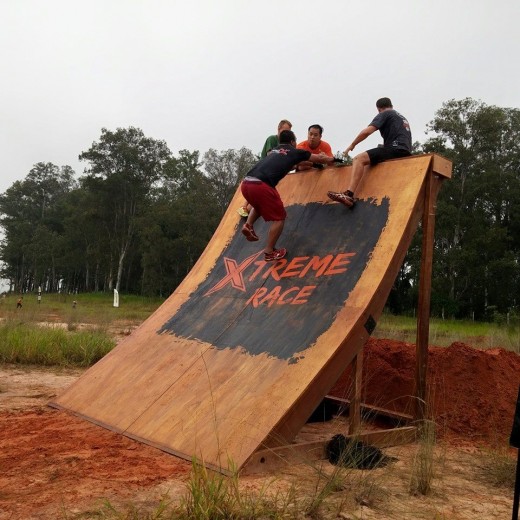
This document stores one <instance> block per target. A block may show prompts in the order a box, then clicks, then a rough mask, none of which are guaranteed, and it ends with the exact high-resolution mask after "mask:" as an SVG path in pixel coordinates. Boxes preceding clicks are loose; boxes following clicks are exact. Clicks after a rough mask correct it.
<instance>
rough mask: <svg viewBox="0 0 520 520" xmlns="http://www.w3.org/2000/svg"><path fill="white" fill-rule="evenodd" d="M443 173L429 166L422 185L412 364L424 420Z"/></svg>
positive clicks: (419, 411)
mask: <svg viewBox="0 0 520 520" xmlns="http://www.w3.org/2000/svg"><path fill="white" fill-rule="evenodd" d="M450 173H451V170H450ZM441 179H442V177H439V176H438V175H437V174H436V173H434V169H433V165H431V166H430V171H429V174H428V175H427V176H426V180H425V186H424V190H425V192H424V207H423V216H422V232H423V236H422V253H421V274H420V279H419V298H418V302H417V339H416V365H415V392H414V397H415V399H414V417H415V419H417V420H423V419H424V418H425V417H426V411H427V410H426V409H427V403H426V401H427V395H426V386H427V385H426V375H427V371H428V344H429V336H430V300H431V279H432V268H433V249H434V232H435V211H436V202H437V194H438V192H439V189H440V185H441Z"/></svg>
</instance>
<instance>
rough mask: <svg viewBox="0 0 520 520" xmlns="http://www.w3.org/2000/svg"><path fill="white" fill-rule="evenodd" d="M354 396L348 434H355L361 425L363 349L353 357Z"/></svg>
mask: <svg viewBox="0 0 520 520" xmlns="http://www.w3.org/2000/svg"><path fill="white" fill-rule="evenodd" d="M353 369H354V396H353V398H352V402H351V404H350V411H349V425H348V433H349V435H355V434H357V433H358V432H359V429H360V427H361V388H362V386H363V349H361V350H360V351H359V352H358V353H357V354H356V357H355V358H354V362H353Z"/></svg>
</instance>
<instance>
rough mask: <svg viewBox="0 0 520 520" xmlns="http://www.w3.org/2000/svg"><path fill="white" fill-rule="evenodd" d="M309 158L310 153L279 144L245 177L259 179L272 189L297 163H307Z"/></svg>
mask: <svg viewBox="0 0 520 520" xmlns="http://www.w3.org/2000/svg"><path fill="white" fill-rule="evenodd" d="M310 156H311V152H309V151H307V150H300V149H299V148H295V147H294V146H292V145H290V144H281V145H279V146H277V147H276V148H273V149H272V150H271V151H270V152H269V154H268V155H267V157H264V158H263V159H261V160H260V161H258V162H257V163H256V164H255V165H254V166H253V168H251V170H250V171H249V173H248V174H247V176H248V177H255V178H256V179H260V180H261V181H262V182H265V183H266V184H269V186H271V187H272V188H274V187H276V185H277V184H278V183H279V182H280V181H281V180H282V179H283V178H284V177H285V176H286V175H287V174H288V173H289V172H290V171H291V170H294V168H295V167H296V165H297V164H298V163H301V162H302V161H308V160H309V158H310Z"/></svg>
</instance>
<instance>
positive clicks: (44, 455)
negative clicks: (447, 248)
mask: <svg viewBox="0 0 520 520" xmlns="http://www.w3.org/2000/svg"><path fill="white" fill-rule="evenodd" d="M378 346H379V343H378ZM459 350H460V352H459V354H460V355H468V356H470V362H471V364H472V366H473V367H474V366H475V358H474V357H473V352H472V351H470V350H466V349H465V347H462V348H461V349H459ZM376 351H377V348H374V347H373V348H372V350H371V354H369V356H368V357H369V359H370V356H372V359H373V361H374V362H375V360H376V358H378V361H377V362H381V359H379V358H381V357H384V356H382V355H379V354H378V355H376V354H375V352H376ZM452 354H453V355H455V353H454V352H452ZM482 356H483V358H482V359H483V363H484V365H485V366H486V371H487V377H488V379H489V378H492V377H491V372H490V370H492V369H490V368H489V367H490V366H491V367H492V366H493V363H495V362H496V357H497V353H496V352H493V351H491V352H490V353H488V354H483V355H482ZM504 356H505V357H504V359H505V361H507V362H508V364H511V359H512V358H511V359H510V357H509V353H506V354H505V355H504ZM517 357H518V356H517ZM385 359H386V358H385ZM490 359H491V361H490ZM385 362H386V361H385ZM515 362H516V361H515ZM452 364H453V362H452ZM512 369H513V370H514V369H516V365H515V366H513V367H512ZM81 372H82V371H81V370H78V369H51V368H38V367H19V366H9V365H0V519H1V520H4V519H6V520H7V519H9V520H17V519H20V520H32V519H61V518H63V519H65V518H67V519H72V518H81V519H88V518H99V517H100V516H99V511H100V509H102V508H103V507H104V506H103V501H105V500H108V501H109V502H110V504H112V505H113V506H114V507H116V508H118V510H124V509H125V508H126V507H127V504H128V503H132V504H134V505H136V506H137V507H140V508H143V510H151V509H153V508H154V507H156V506H157V505H158V503H159V501H160V500H161V498H162V497H165V496H168V497H170V498H171V499H173V500H178V499H179V497H181V496H182V495H183V494H184V493H185V492H186V482H187V479H188V477H189V473H190V469H191V465H190V464H189V463H188V462H186V461H183V460H180V459H177V458H176V457H174V456H171V455H169V454H166V453H163V452H161V451H159V450H156V449H154V448H151V447H149V446H146V445H143V444H140V443H138V442H135V441H133V440H130V439H127V438H126V437H124V436H121V435H118V434H115V433H113V432H111V431H108V430H106V429H104V428H101V427H99V426H96V425H94V424H91V423H89V422H87V421H83V420H81V419H79V418H77V417H75V416H73V415H71V414H69V413H66V412H63V411H58V410H55V409H53V408H50V407H48V406H47V403H48V401H49V400H50V399H51V398H52V397H54V396H55V395H56V394H58V393H59V392H60V391H61V390H62V389H64V388H66V387H67V386H69V385H70V384H71V383H72V382H73V381H75V379H76V378H77V377H78V376H79V375H80V374H81ZM401 372H403V371H401ZM499 375H500V377H504V376H505V375H507V374H504V373H502V374H499ZM517 376H518V373H517ZM346 377H347V376H346ZM405 379H406V377H405ZM458 379H460V377H459V378H458ZM444 382H445V381H444ZM396 384H397V383H396V381H395V380H394V385H396ZM515 385H516V386H515ZM445 386H446V385H445ZM495 386H496V385H495ZM511 387H512V388H513V393H514V391H515V390H514V389H515V388H516V389H517V388H518V379H517V380H516V382H515V381H513V382H511ZM342 389H344V387H342V386H341V384H340V385H339V386H338V387H337V388H336V391H337V392H336V393H338V394H341V393H342V391H343V390H342ZM468 393H470V392H468ZM471 393H472V394H478V395H480V394H479V389H478V388H473V389H472V391H471ZM459 397H460V396H459ZM459 400H460V399H459ZM480 402H481V404H482V399H481V401H480ZM459 404H460V403H459ZM483 404H484V405H485V403H483ZM471 407H472V405H469V408H471ZM498 408H500V407H498ZM501 409H503V413H504V414H505V416H507V414H509V412H510V410H512V409H514V402H513V403H511V406H509V403H507V406H502V408H501ZM475 413H476V412H475ZM485 415H489V413H487V414H486V412H485V410H484V411H482V417H484V416H485ZM446 417H449V411H447V410H443V422H446V420H447V419H446ZM471 420H473V419H471ZM494 420H496V417H495V418H494ZM342 421H344V420H343V419H337V420H336V421H335V422H332V423H325V425H324V426H323V427H324V428H325V431H326V433H327V435H329V434H330V433H334V431H335V432H336V433H344V432H345V430H344V428H345V424H342ZM480 421H481V422H485V421H484V420H483V419H481V420H480ZM502 421H505V422H507V420H506V419H502ZM459 422H460V420H459ZM455 424H456V421H455ZM510 424H512V415H511V422H510ZM510 424H509V427H510ZM320 428H321V427H320V426H317V425H308V426H306V427H305V428H304V431H302V434H301V435H302V436H303V437H305V439H306V440H308V439H309V438H313V436H316V438H318V437H319V436H320V435H321V436H322V435H323V431H324V430H323V429H321V430H320ZM472 428H473V430H472V431H473V432H474V431H475V429H474V427H472ZM342 429H343V430H342ZM507 429H508V427H506V426H504V427H503V428H502V430H503V431H504V432H505V431H507ZM463 430H464V428H459V427H457V426H455V427H454V428H452V429H451V430H450V431H449V435H446V437H445V439H444V440H441V441H440V442H438V444H437V445H436V448H435V453H434V457H433V460H434V471H435V477H434V479H433V490H432V492H431V493H430V494H429V495H428V496H426V497H425V496H421V495H419V496H413V495H411V494H410V493H409V485H410V480H411V472H412V468H413V467H414V460H415V458H416V456H417V453H418V449H419V445H418V444H413V445H407V446H399V447H394V448H387V449H385V450H384V452H385V454H386V455H389V456H392V457H395V461H394V462H393V463H391V464H390V465H388V466H387V467H385V468H380V469H377V470H371V471H360V470H348V471H347V474H346V477H345V482H346V484H345V488H344V489H339V490H338V491H336V492H335V493H333V495H332V497H331V500H329V501H328V502H327V504H328V505H327V506H326V507H325V508H324V509H323V510H322V516H321V517H319V518H324V519H329V518H351V519H359V518H363V519H378V520H385V519H389V520H390V519H392V520H393V519H395V520H401V519H410V520H412V519H414V520H415V519H417V520H420V519H455V520H458V519H460V520H462V519H476V518H478V519H495V518H496V519H508V518H511V509H512V490H511V489H507V488H506V489H504V488H496V487H492V486H491V485H490V484H487V483H486V481H485V480H484V478H483V471H482V467H483V466H485V465H486V464H489V463H491V459H490V458H489V457H487V458H486V455H485V454H486V453H487V450H488V449H489V445H490V444H489V443H490V442H491V439H490V438H489V436H486V435H484V434H482V435H479V436H477V437H475V435H466V434H464V431H463ZM495 437H496V435H495ZM502 437H503V436H502ZM495 440H496V439H495ZM502 445H504V443H503V439H502ZM505 445H506V444H505ZM515 456H516V451H514V450H511V457H515ZM320 468H321V470H322V471H323V473H324V474H331V473H332V472H333V471H334V470H335V469H336V468H335V466H332V465H331V464H329V463H328V462H326V461H324V462H322V463H320ZM317 475H318V472H317V471H316V467H313V466H312V465H310V464H297V465H293V466H290V467H286V468H284V469H283V470H280V471H277V473H276V474H270V475H260V476H258V475H257V476H245V477H242V478H241V485H242V486H243V487H244V488H245V489H260V488H261V487H262V485H264V484H265V483H266V482H270V484H269V485H270V486H271V488H272V489H273V490H276V489H287V488H288V487H289V486H290V485H292V484H294V485H295V486H296V487H297V489H298V490H300V491H301V492H302V496H307V497H311V496H313V494H315V493H316V482H317V481H319V480H321V484H322V485H323V483H324V482H323V481H324V479H323V477H322V478H321V479H318V476H317ZM273 478H274V481H273ZM302 518H304V516H302Z"/></svg>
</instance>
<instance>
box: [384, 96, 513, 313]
mask: <svg viewBox="0 0 520 520" xmlns="http://www.w3.org/2000/svg"><path fill="white" fill-rule="evenodd" d="M427 129H428V139H427V141H426V142H425V143H424V145H423V146H422V151H423V152H428V153H430V152H437V153H440V154H441V155H443V156H445V157H446V158H448V159H450V160H451V161H452V162H453V178H452V179H450V180H449V181H446V182H444V183H443V185H442V188H441V191H440V194H439V197H438V202H437V212H436V228H435V250H434V264H433V282H432V314H433V315H434V316H449V317H456V318H463V317H465V318H475V319H479V320H481V319H486V318H487V317H488V316H489V314H490V312H489V310H488V309H489V308H493V309H495V310H496V311H497V312H498V313H500V314H507V313H508V312H509V311H510V309H511V308H512V307H513V306H515V305H516V303H517V302H516V299H517V294H518V293H519V289H520V110H518V109H513V108H501V107H496V106H488V105H486V104H484V103H482V102H480V101H475V100H473V99H470V98H466V99H463V100H458V101H457V100H450V101H448V102H446V103H444V104H443V105H442V107H441V108H440V109H439V110H438V111H437V112H436V114H435V117H434V119H433V120H432V121H431V122H430V123H429V125H428V128H427ZM420 240H421V236H420V233H419V234H418V236H417V237H416V238H415V239H414V242H413V245H412V247H411V248H410V251H409V252H408V255H407V257H406V260H405V264H404V267H403V269H402V271H401V275H400V280H398V281H399V282H400V283H399V284H398V285H396V287H395V288H394V295H393V299H392V300H391V305H392V307H391V308H392V309H393V310H394V312H403V311H405V309H406V308H408V309H411V308H413V307H408V305H409V302H410V301H414V300H415V298H410V296H411V293H413V292H414V291H416V288H417V286H418V281H419V266H420V243H421V242H420Z"/></svg>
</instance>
